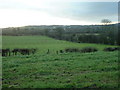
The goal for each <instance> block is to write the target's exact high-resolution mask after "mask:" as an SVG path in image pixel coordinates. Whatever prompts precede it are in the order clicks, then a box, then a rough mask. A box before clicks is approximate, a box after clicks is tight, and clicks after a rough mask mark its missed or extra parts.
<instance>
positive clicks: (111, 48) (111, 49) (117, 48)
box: [103, 47, 120, 51]
mask: <svg viewBox="0 0 120 90" xmlns="http://www.w3.org/2000/svg"><path fill="white" fill-rule="evenodd" d="M116 50H120V48H119V47H107V48H104V50H103V51H116Z"/></svg>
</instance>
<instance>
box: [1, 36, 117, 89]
mask: <svg viewBox="0 0 120 90" xmlns="http://www.w3.org/2000/svg"><path fill="white" fill-rule="evenodd" d="M2 45H3V48H10V49H14V48H37V53H36V54H34V55H16V56H7V57H3V58H2V61H3V87H13V88H115V87H118V51H114V52H105V51H103V49H104V48H105V47H110V46H108V45H101V44H88V43H72V42H67V41H62V40H55V39H52V38H48V37H44V36H3V44H2ZM88 46H89V47H96V48H97V49H98V51H97V52H92V53H59V54H56V50H63V49H65V48H68V47H77V48H83V47H88ZM111 47H113V46H111ZM48 49H49V50H50V53H49V54H46V52H47V50H48Z"/></svg>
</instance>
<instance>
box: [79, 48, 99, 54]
mask: <svg viewBox="0 0 120 90" xmlns="http://www.w3.org/2000/svg"><path fill="white" fill-rule="evenodd" d="M80 51H81V52H83V53H85V52H96V51H98V49H97V48H94V47H85V48H83V49H81V50H80Z"/></svg>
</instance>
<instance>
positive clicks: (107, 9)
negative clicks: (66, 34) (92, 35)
mask: <svg viewBox="0 0 120 90" xmlns="http://www.w3.org/2000/svg"><path fill="white" fill-rule="evenodd" d="M85 1H86V2H85ZM85 1H84V2H82V1H81V0H0V28H3V27H16V26H26V25H92V24H100V22H101V20H102V19H110V20H111V21H112V22H113V23H116V22H117V21H118V2H117V0H109V1H116V2H99V1H101V0H94V1H92V0H91V1H92V2H87V0H85ZM104 1H105V0H104Z"/></svg>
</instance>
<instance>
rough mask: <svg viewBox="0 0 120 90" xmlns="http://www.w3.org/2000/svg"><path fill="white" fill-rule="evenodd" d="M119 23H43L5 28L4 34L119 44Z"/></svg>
mask: <svg viewBox="0 0 120 90" xmlns="http://www.w3.org/2000/svg"><path fill="white" fill-rule="evenodd" d="M118 26H119V25H118V24H111V25H82V26H81V25H50V26H46V25H42V26H25V27H17V28H14V27H11V28H3V29H2V35H11V36H23V35H44V36H49V37H52V38H55V39H59V40H67V41H72V42H77V43H100V44H110V45H119V42H118V34H119V32H118Z"/></svg>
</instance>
